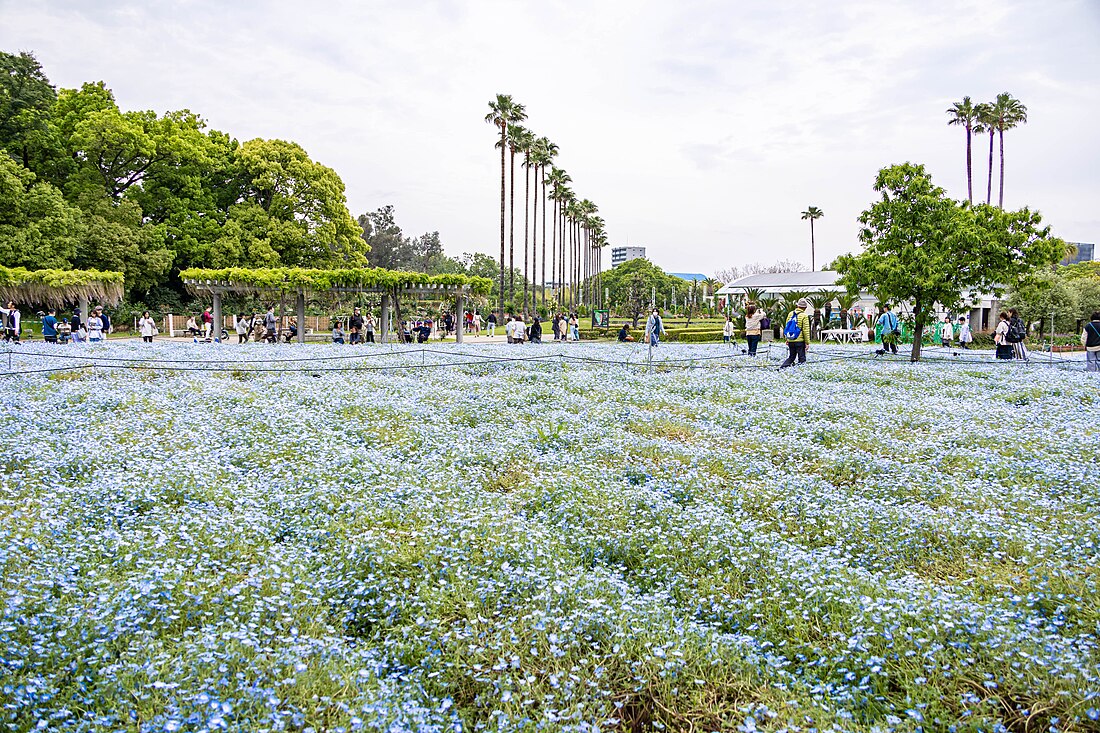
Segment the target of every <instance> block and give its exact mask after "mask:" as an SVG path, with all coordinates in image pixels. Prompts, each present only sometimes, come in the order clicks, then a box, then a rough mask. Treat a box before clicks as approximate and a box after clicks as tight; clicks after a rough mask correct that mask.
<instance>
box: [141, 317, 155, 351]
mask: <svg viewBox="0 0 1100 733" xmlns="http://www.w3.org/2000/svg"><path fill="white" fill-rule="evenodd" d="M138 329H140V331H141V340H142V341H144V342H145V343H147V344H151V343H153V337H154V336H156V335H157V322H156V321H154V320H153V318H152V316H150V315H149V311H145V312H144V313H142V314H141V320H139V321H138Z"/></svg>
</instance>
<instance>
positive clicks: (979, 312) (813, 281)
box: [715, 270, 1001, 332]
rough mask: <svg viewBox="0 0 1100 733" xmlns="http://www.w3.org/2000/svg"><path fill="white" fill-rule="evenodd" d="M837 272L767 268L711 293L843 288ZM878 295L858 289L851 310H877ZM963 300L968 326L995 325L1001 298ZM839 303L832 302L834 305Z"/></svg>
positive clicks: (941, 313)
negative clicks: (771, 270)
mask: <svg viewBox="0 0 1100 733" xmlns="http://www.w3.org/2000/svg"><path fill="white" fill-rule="evenodd" d="M839 279H840V273H838V272H835V271H833V270H817V271H815V272H768V273H761V274H759V275H747V276H745V277H742V278H740V279H738V280H734V281H733V282H731V283H729V284H728V285H725V286H724V287H722V288H719V290H718V292H717V293H715V295H717V296H719V297H722V296H726V297H730V296H738V295H744V294H745V293H747V292H748V291H750V290H756V291H759V292H760V294H761V297H778V298H781V297H783V296H784V295H786V294H787V293H808V294H814V293H819V292H821V291H823V290H824V291H832V292H843V291H844V288H843V287H841V286H840V285H838V284H837V281H838V280H839ZM877 303H878V298H876V297H875V296H874V295H871V294H870V293H861V294H860V297H859V300H858V301H857V302H856V304H855V306H853V308H852V311H853V312H854V313H857V314H862V313H866V312H868V311H871V312H877V309H876V304H877ZM963 303H967V304H970V307H969V308H967V309H966V310H967V311H968V314H969V316H970V327H971V328H972V329H973V330H974V331H975V332H977V331H989V330H992V329H993V327H994V326H995V325H996V324H995V321H996V319H997V314H998V313H1000V311H1001V301H1000V300H999V299H998V298H996V297H995V296H993V295H989V294H982V293H979V294H974V295H973V296H972V295H971V294H970V293H963ZM838 307H839V304H838V303H836V301H834V302H833V308H834V309H836V308H838ZM897 310H898V312H899V313H901V314H902V315H903V316H904V315H905V313H906V312H908V310H909V306H908V304H906V303H902V304H901V305H899V306H898V308H897ZM936 312H937V314H938V316H939V318H941V319H942V318H943V316H944V315H946V313H945V311H943V309H942V308H937V311H936ZM951 315H953V316H957V315H959V312H956V311H952V312H951Z"/></svg>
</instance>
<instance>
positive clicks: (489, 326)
mask: <svg viewBox="0 0 1100 733" xmlns="http://www.w3.org/2000/svg"><path fill="white" fill-rule="evenodd" d="M485 325H486V330H487V331H488V332H489V333H488V336H489V338H492V337H494V336H496V335H497V314H496V313H494V312H493V311H489V318H488V319H486V321H485Z"/></svg>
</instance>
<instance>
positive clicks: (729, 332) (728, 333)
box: [722, 316, 737, 344]
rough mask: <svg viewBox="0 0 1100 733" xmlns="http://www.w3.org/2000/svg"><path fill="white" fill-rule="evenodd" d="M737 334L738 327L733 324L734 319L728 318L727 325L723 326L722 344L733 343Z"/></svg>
mask: <svg viewBox="0 0 1100 733" xmlns="http://www.w3.org/2000/svg"><path fill="white" fill-rule="evenodd" d="M736 332H737V327H736V326H735V325H734V323H733V319H732V318H730V317H729V316H726V325H724V326H722V342H723V343H727V344H730V343H733V335H734V334H735V333H736Z"/></svg>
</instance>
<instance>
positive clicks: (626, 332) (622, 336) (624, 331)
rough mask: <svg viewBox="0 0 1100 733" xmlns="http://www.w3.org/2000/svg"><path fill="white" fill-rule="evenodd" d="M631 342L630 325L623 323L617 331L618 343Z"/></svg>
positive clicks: (632, 338)
mask: <svg viewBox="0 0 1100 733" xmlns="http://www.w3.org/2000/svg"><path fill="white" fill-rule="evenodd" d="M633 340H634V337H633V336H631V335H630V324H629V323H624V324H623V327H622V328H620V329H619V343H627V342H629V341H633Z"/></svg>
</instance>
